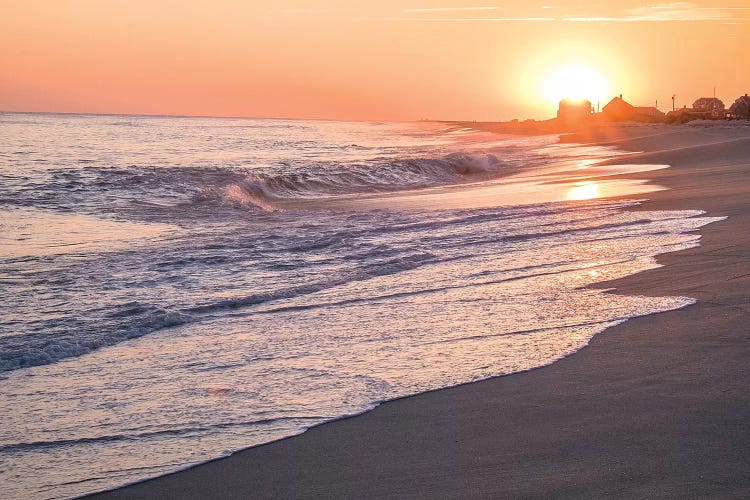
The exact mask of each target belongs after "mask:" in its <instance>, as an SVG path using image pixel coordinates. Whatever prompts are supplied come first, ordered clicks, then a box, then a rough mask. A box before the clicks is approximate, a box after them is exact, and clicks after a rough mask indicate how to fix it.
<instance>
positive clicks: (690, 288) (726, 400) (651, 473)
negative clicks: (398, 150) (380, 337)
mask: <svg viewBox="0 0 750 500" xmlns="http://www.w3.org/2000/svg"><path fill="white" fill-rule="evenodd" d="M564 140H569V141H575V142H591V143H597V144H613V145H616V146H618V147H620V148H623V149H626V150H630V151H634V152H638V153H636V154H633V155H632V156H631V157H630V158H629V159H628V161H630V162H632V163H667V164H670V165H672V168H669V169H665V170H655V171H652V172H648V173H639V174H638V176H639V177H640V178H643V177H644V176H646V177H648V178H650V179H652V180H653V181H654V182H655V183H657V184H660V185H663V186H666V187H668V188H670V189H669V190H666V191H661V192H657V193H652V194H649V195H648V197H649V198H650V201H648V202H646V203H644V204H643V205H641V206H640V207H638V208H636V209H646V210H653V209H659V210H661V209H702V210H706V211H707V212H708V214H709V215H712V216H727V217H728V218H727V219H726V220H724V221H721V222H717V223H714V224H711V225H709V226H707V227H704V228H702V229H701V233H702V234H703V238H702V242H701V246H700V247H698V248H693V249H689V250H685V251H681V252H677V253H673V254H668V255H662V256H660V257H659V262H660V263H662V264H664V266H663V267H660V268H658V269H653V270H650V271H647V272H643V273H640V274H637V275H634V276H630V277H628V278H625V279H622V280H618V281H616V282H610V283H604V284H601V285H599V286H604V287H607V288H610V287H616V289H617V291H616V292H615V293H627V294H640V295H681V296H689V297H694V298H696V299H698V303H697V304H696V305H693V306H690V307H687V308H684V309H681V310H677V311H670V312H665V313H661V314H656V315H651V316H646V317H641V318H636V319H632V320H630V321H627V322H626V323H624V324H621V325H619V326H617V327H614V328H611V329H609V330H607V331H605V332H604V333H602V334H600V335H597V336H596V337H595V338H594V339H593V340H592V342H591V344H590V345H589V346H588V347H586V348H584V349H582V350H581V351H579V352H578V353H576V354H575V355H573V356H570V357H568V358H565V359H563V360H561V361H559V362H557V363H555V364H553V365H551V366H548V367H545V368H541V369H537V370H533V371H530V372H526V373H519V374H514V375H510V376H505V377H498V378H494V379H491V380H486V381H483V382H478V383H472V384H466V385H463V386H459V387H455V388H450V389H444V390H439V391H434V392H430V393H426V394H422V395H418V396H414V397H409V398H404V399H400V400H396V401H392V402H388V403H385V404H383V405H381V406H379V407H378V408H376V409H375V410H373V411H371V412H368V413H366V414H364V415H361V416H358V417H355V418H350V419H345V420H341V421H337V422H333V423H329V424H325V425H322V426H319V427H316V428H313V429H311V430H309V431H308V432H305V433H304V434H302V435H299V436H296V437H293V438H289V439H285V440H282V441H278V442H275V443H270V444H267V445H263V446H258V447H255V448H252V449H249V450H245V451H242V452H239V453H236V454H235V455H233V456H231V457H229V458H226V459H221V460H216V461H213V462H210V463H207V464H204V465H200V466H197V467H194V468H192V469H189V470H186V471H182V472H179V473H175V474H171V475H168V476H164V477H160V478H156V479H153V480H149V481H145V482H142V483H139V484H135V485H132V486H128V487H126V488H122V489H118V490H114V491H111V492H106V493H103V494H99V495H95V496H96V497H98V498H109V499H114V498H128V499H133V498H273V497H275V498H315V497H317V498H341V497H358V498H359V497H366V498H374V497H389V498H394V497H401V498H435V497H493V498H508V497H525V498H529V497H545V498H547V497H558V498H559V497H577V498H580V497H586V498H605V497H607V498H666V497H671V498H690V497H713V498H717V497H748V496H750V432H748V431H749V430H750V389H749V388H750V369H749V367H750V362H749V361H748V360H750V298H749V297H750V126H746V127H724V126H705V127H704V126H681V127H668V126H654V125H643V126H618V127H602V128H599V129H595V130H590V131H587V132H586V133H585V134H579V135H577V136H568V137H565V138H564Z"/></svg>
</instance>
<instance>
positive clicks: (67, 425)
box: [0, 114, 715, 498]
mask: <svg viewBox="0 0 750 500" xmlns="http://www.w3.org/2000/svg"><path fill="white" fill-rule="evenodd" d="M0 130H2V134H3V136H4V137H7V138H9V140H8V141H5V142H4V143H3V144H2V145H1V146H0V148H2V149H0V176H2V184H1V185H0V211H1V213H2V222H1V224H2V239H0V288H1V290H0V291H1V292H2V293H3V296H4V300H3V302H2V309H1V310H0V368H2V369H3V370H5V371H4V372H3V374H2V376H1V378H0V408H2V411H3V425H2V426H1V427H0V458H1V459H2V463H3V466H2V467H1V468H0V484H2V487H0V488H2V493H3V495H2V496H3V497H10V498H16V497H25V498H64V497H71V496H74V495H79V494H83V493H86V492H91V491H97V490H101V489H104V488H109V487H113V486H116V485H119V484H124V483H127V482H132V481H136V480H139V479H143V478H146V477H151V476H154V475H158V474H162V473H165V472H168V471H172V470H176V469H179V468H182V467H185V466H188V465H190V464H194V463H198V462H201V461H205V460H208V459H210V458H215V457H218V456H221V455H223V454H226V453H230V452H232V451H234V450H237V449H240V448H243V447H247V446H251V445H254V444H259V443H263V442H267V441H270V440H273V439H277V438H280V437H284V436H288V435H292V434H295V433H299V432H302V431H304V430H305V429H306V428H309V427H310V426H311V425H315V424H317V423H320V422H323V421H326V420H330V419H334V418H338V417H341V416H344V415H350V414H355V413H359V412H362V411H365V410H367V409H369V408H372V407H373V406H374V405H376V404H377V403H378V402H380V401H383V400H386V399H390V398H394V397H399V396H404V395H409V394H414V393H418V392H422V391H425V390H429V389H435V388H440V387H446V386H450V385H455V384H458V383H463V382H468V381H472V380H479V379H482V378H486V377H490V376H494V375H499V374H505V373H512V372H517V371H521V370H527V369H531V368H534V367H538V366H542V365H545V364H549V363H551V362H553V361H555V360H557V359H560V358H561V357H563V356H565V355H568V354H571V353H573V352H575V351H576V350H578V349H580V348H581V347H583V346H584V345H586V343H587V342H588V341H589V339H590V338H591V337H592V336H593V335H594V334H596V333H597V332H600V331H602V330H603V329H605V328H607V327H608V326H612V325H614V324H617V323H619V322H622V321H625V320H626V319H627V318H631V317H634V316H638V315H643V314H650V313H653V312H658V311H664V310H669V309H674V308H678V307H683V306H685V305H688V304H690V303H692V300H691V299H689V298H685V297H664V298H650V297H649V298H647V297H623V296H619V295H614V294H610V293H607V292H606V291H602V290H589V289H586V288H585V286H586V285H588V284H590V283H594V282H597V281H603V280H608V279H613V278H617V277H620V276H625V275H628V274H632V273H634V272H638V271H641V270H644V269H648V268H651V267H654V266H655V265H656V264H655V260H654V258H653V257H654V256H655V255H657V254H659V253H663V252H668V251H674V250H679V249H683V248H689V247H691V246H695V245H697V244H698V240H699V236H698V234H697V233H695V230H696V229H698V228H699V227H701V226H702V225H705V224H707V223H709V222H711V221H713V220H715V219H713V218H708V217H705V216H703V214H702V213H701V212H698V211H681V212H643V211H630V210H628V208H630V207H632V206H633V205H634V204H635V202H629V201H604V200H601V199H599V198H600V197H601V196H604V195H608V194H621V193H623V192H626V193H627V192H631V193H641V194H642V193H644V192H648V191H650V190H654V189H659V188H658V187H657V186H651V185H648V184H644V183H642V182H637V181H628V182H621V181H618V180H617V179H616V177H613V178H612V179H609V180H603V179H602V178H601V177H603V176H612V175H614V174H617V173H618V172H622V171H630V172H632V171H638V170H648V169H651V168H663V166H627V165H625V166H621V167H618V168H616V169H612V167H607V168H606V169H600V170H597V168H596V167H593V166H592V164H593V162H594V161H595V160H596V159H597V158H601V157H605V156H606V157H609V156H616V155H619V154H620V153H619V152H617V151H615V150H612V149H608V148H592V147H582V146H574V145H560V144H558V143H557V141H556V138H554V137H536V138H512V137H502V136H492V135H488V134H481V133H473V132H470V131H465V130H456V129H450V128H446V127H444V126H440V125H436V124H365V123H337V122H296V121H279V120H225V119H189V118H145V117H143V118H138V117H87V116H56V115H16V114H5V115H0ZM623 163H624V164H627V158H623ZM592 170H593V172H591V173H588V172H590V171H592ZM592 178H596V179H597V180H591V179H592Z"/></svg>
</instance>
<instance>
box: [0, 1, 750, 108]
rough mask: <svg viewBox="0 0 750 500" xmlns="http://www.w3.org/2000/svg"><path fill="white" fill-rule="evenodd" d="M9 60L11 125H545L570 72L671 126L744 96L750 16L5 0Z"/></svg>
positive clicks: (601, 4)
mask: <svg viewBox="0 0 750 500" xmlns="http://www.w3.org/2000/svg"><path fill="white" fill-rule="evenodd" d="M0 43H1V44H2V45H1V46H0V47H1V48H0V68H2V70H0V110H5V111H54V112H85V113H133V114H178V115H213V116H253V117H289V118H331V119H355V120H410V119H418V118H432V119H476V120H497V119H511V118H546V117H550V116H552V115H553V113H554V111H555V106H554V105H553V103H552V102H551V98H550V95H549V92H548V91H547V92H545V90H544V85H545V83H544V82H545V81H546V82H547V84H546V85H547V86H549V79H548V76H549V75H550V74H552V73H555V72H556V71H559V70H561V69H564V68H567V67H571V66H576V67H586V68H587V69H588V70H589V71H591V72H593V73H595V74H597V75H599V76H601V78H602V79H603V80H604V82H606V85H607V86H608V89H607V95H609V96H610V97H611V96H614V95H616V94H620V93H622V94H624V97H625V99H626V100H628V101H630V102H632V103H633V104H636V105H653V103H654V102H655V101H656V100H657V99H658V102H659V107H660V108H661V109H662V110H667V109H671V96H672V94H677V98H676V102H677V104H678V106H682V105H683V104H687V105H690V104H691V103H692V102H693V100H695V99H696V98H698V97H701V96H710V95H712V93H713V88H714V86H716V94H717V97H720V98H721V99H723V100H724V102H725V104H727V105H729V104H730V103H731V102H732V101H733V100H734V99H735V98H736V97H738V96H739V95H740V94H744V93H745V92H750V65H749V64H748V60H747V57H748V48H750V2H748V0H742V1H738V0H723V1H721V2H719V1H712V2H700V3H687V2H675V3H652V4H647V3H638V2H636V1H633V0H630V1H626V0H613V1H597V2H594V1H588V2H586V1H584V2H579V1H570V0H565V1H554V0H540V1H539V2H534V1H533V0H532V1H529V0H523V1H521V0H506V1H504V2H497V1H492V0H487V1H482V0H474V1H462V0H445V1H434V2H428V1H425V0H381V1H378V2H372V3H371V4H370V5H366V4H365V3H364V2H353V1H351V0H313V1H291V0H277V1H273V2H271V1H252V0H250V1H248V0H244V1H240V0H179V1H178V0H174V1H173V0H158V1H157V0H127V1H120V0H108V1H103V0H50V1H44V0H36V1H28V2H19V1H11V0H0ZM594 104H595V105H596V103H594ZM603 104H605V102H602V105H603Z"/></svg>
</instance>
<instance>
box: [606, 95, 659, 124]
mask: <svg viewBox="0 0 750 500" xmlns="http://www.w3.org/2000/svg"><path fill="white" fill-rule="evenodd" d="M602 116H603V117H604V119H605V120H607V121H612V122H625V121H628V122H660V121H662V120H663V119H664V113H662V112H661V111H659V110H658V109H656V108H655V107H653V106H642V107H636V106H633V105H632V104H630V103H628V102H626V101H625V100H624V99H623V98H622V94H620V96H619V97H615V98H614V99H612V100H611V101H609V103H607V105H606V106H604V108H603V109H602Z"/></svg>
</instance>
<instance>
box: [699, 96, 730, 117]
mask: <svg viewBox="0 0 750 500" xmlns="http://www.w3.org/2000/svg"><path fill="white" fill-rule="evenodd" d="M693 112H694V113H697V114H700V115H702V116H701V117H702V118H704V119H706V120H721V119H723V118H724V115H725V114H726V111H725V110H724V103H723V102H721V99H717V98H716V97H701V98H700V99H698V100H696V101H695V102H694V103H693Z"/></svg>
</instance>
